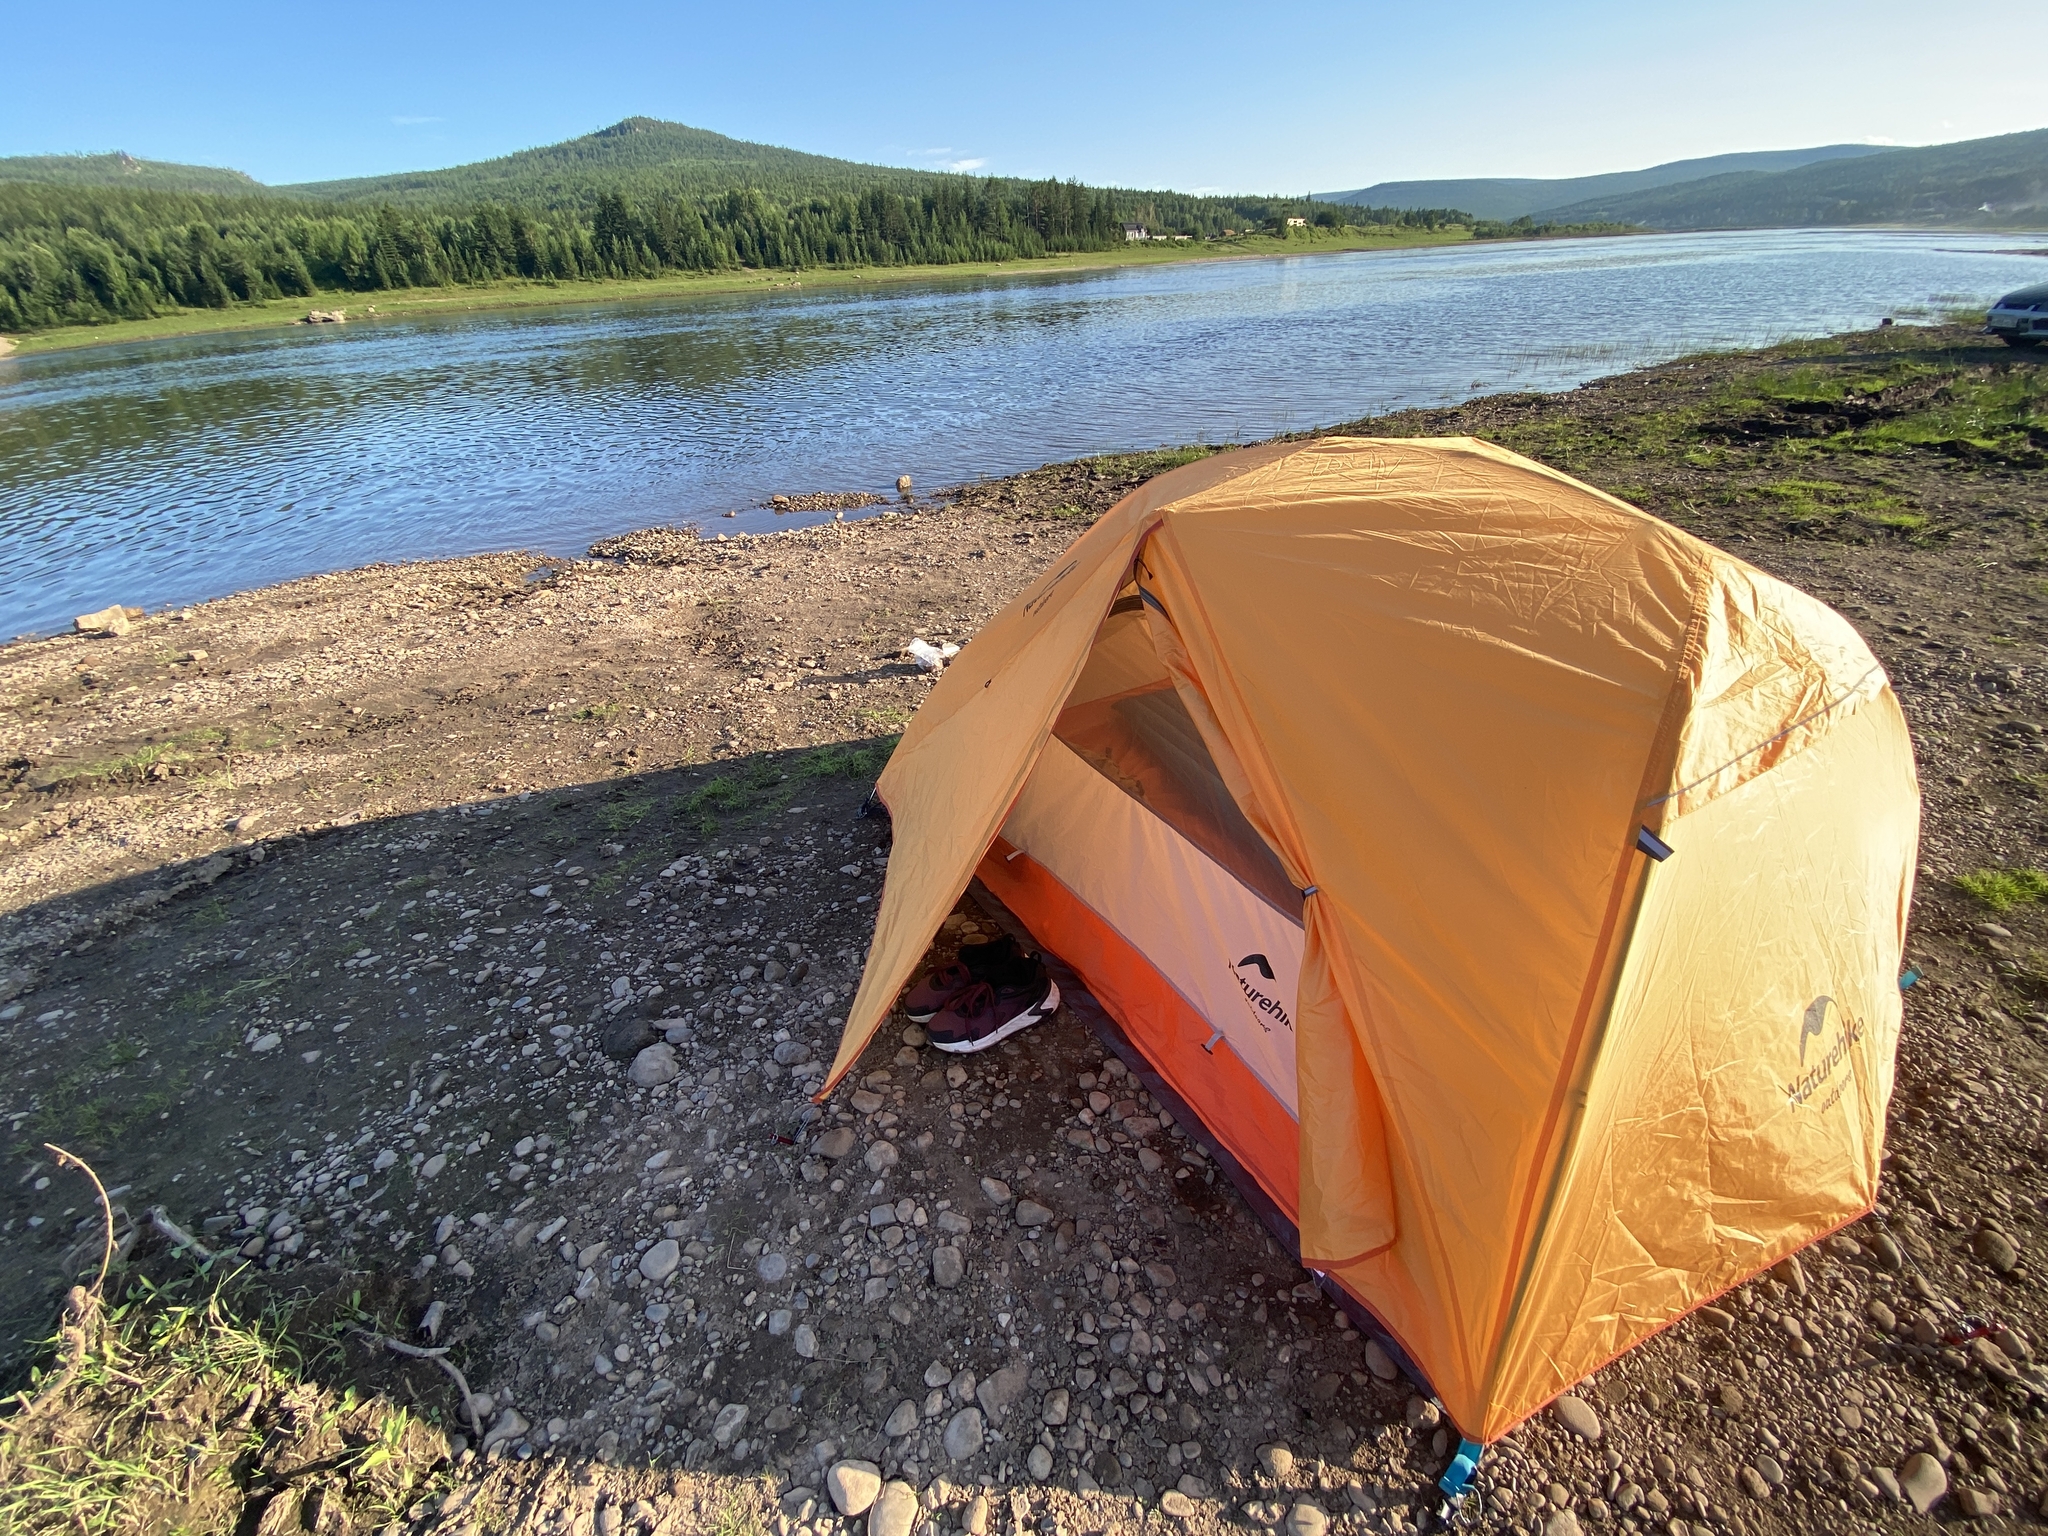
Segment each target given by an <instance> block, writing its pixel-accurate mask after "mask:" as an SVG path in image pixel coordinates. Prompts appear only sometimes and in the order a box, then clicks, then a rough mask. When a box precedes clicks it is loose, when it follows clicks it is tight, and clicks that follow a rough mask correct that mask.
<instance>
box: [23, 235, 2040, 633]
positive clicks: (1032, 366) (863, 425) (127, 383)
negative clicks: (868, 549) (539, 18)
mask: <svg viewBox="0 0 2048 1536" xmlns="http://www.w3.org/2000/svg"><path fill="white" fill-rule="evenodd" d="M2028 238H2031V237H2028ZM2025 243H2026V240H2023V239H2019V238H2016V237H2014V236H2012V235H2010V234H2006V235H2001V236H1997V237H1983V238H1978V237H1971V236H1957V235H1953V234H1948V235H1942V236H1939V237H1936V236H1931V235H1926V236H1923V235H1910V234H1897V233H1857V234H1836V233H1761V234H1720V235H1694V236H1657V237H1650V238H1642V239H1628V240H1606V241H1559V242H1555V243H1549V244H1539V245H1505V246H1487V247H1477V248H1464V249H1456V248H1453V249H1444V250H1425V251H1408V252H1389V253H1385V254H1356V255H1337V256H1309V257H1281V258H1274V259H1269V260H1257V261H1222V262H1200V263H1194V262H1191V263H1186V264H1182V265H1176V266H1167V267H1150V268H1143V269H1133V270H1127V271H1109V272H1100V273H1070V274H1060V275H1051V274H1048V275H1043V276H1035V277H1034V276H1031V275H1028V274H1019V275H1018V276H1015V277H1005V278H998V279H994V280H974V281H938V282H931V283H921V284H918V285H915V286H888V287H883V288H878V289H873V290H860V289H838V290H832V291H825V292H815V291H814V292H810V293H797V292H793V291H785V292H780V293H776V294H772V295H762V296H745V297H706V298H701V299H688V300H676V301H642V302H629V303H621V304H607V305H589V306H580V307H577V308H573V309H559V310H549V311H543V312H528V311H508V312H500V313H490V314H479V315H468V316H444V317H440V318H435V319H424V320H406V321H391V322H383V323H377V322H370V323H366V324H360V325H358V324H351V325H350V326H349V327H348V328H347V329H346V330H345V331H343V330H328V329H324V328H323V329H295V330H289V331H286V330H279V331H275V332H264V333H260V334H254V335H250V334H243V335H231V336H219V337H194V338H189V339H186V340H182V341H167V342H148V343H133V344H128V345H124V346H114V347H103V348H96V349H92V350H89V351H82V352H74V353H66V354H57V355H54V356H50V357H30V358H20V359H15V360H12V361H9V362H5V363H0V634H13V633H18V632H21V631H23V630H30V629H47V628H51V627H54V626H56V625H60V624H62V623H64V622H65V621H66V620H67V619H68V618H69V616H70V615H71V614H73V613H76V612H81V611H83V610H85V609H88V608H97V607H101V606H104V605H105V604H107V603H110V602H124V603H131V604H142V605H148V606H156V605H159V604H163V603H167V602H182V601H190V600H194V599H197V598H201V597H205V596H208V595H212V594H215V593H219V592H223V591H228V590H231V589H235V588H241V587H248V586H253V585H258V584H261V583H264V582H270V581H277V580H281V579H284V578H287V577H291V576H295V575H300V574H303V573H305V572H308V571H315V570H323V569H333V568H337V567H342V566H349V565H355V564H360V563H363V562H366V561H370V560H384V559H402V558H413V557H419V556H427V555H444V554H453V553H461V552H466V551H472V550H478V549H498V548H506V547H511V546H522V545H523V546H527V547H532V548H538V549H546V550H549V551H551V552H576V551H580V550H581V548H582V547H583V546H584V545H585V544H587V543H589V542H590V540H592V539H593V538H597V537H601V536H603V535H605V534H608V533H615V532H618V531H620V530H623V529H626V528H631V527H639V526H644V525H647V524H650V523H660V522H675V521H687V520H695V519H701V518H704V517H707V516H715V515H716V514H719V513H722V512H725V511H729V510H738V511H739V512H740V513H741V515H740V517H738V518H737V519H735V520H733V521H731V522H725V521H721V522H720V523H719V524H718V526H719V527H720V528H742V529H744V528H758V527H770V526H778V525H780V522H781V521H785V520H778V519H776V518H774V517H773V516H772V515H771V514H769V513H767V512H765V511H763V510H761V508H760V503H763V502H765V501H766V500H767V498H768V497H769V496H770V495H771V494H773V493H776V492H791V493H800V492H804V491H813V490H876V491H887V490H888V489H889V488H890V487H891V485H892V484H893V482H894V481H895V478H896V476H897V475H899V474H905V473H908V474H910V475H912V476H914V477H915V478H916V480H917V482H918V484H919V486H920V487H926V488H929V487H932V486H936V485H942V484H946V483H949V482H955V481H959V480H964V479H970V478H973V477H975V476H977V475H992V474H1005V473H1009V472H1011V471H1013V470H1018V469H1025V468H1031V467H1034V466H1036V465H1038V464H1042V463H1045V462H1048V461H1050V460H1055V459H1063V458H1071V457H1074V456H1077V455H1080V454H1086V453H1096V452H1103V451H1110V450H1116V449H1124V448H1138V447H1151V446H1154V445H1157V444H1160V443H1165V442H1186V441H1210V442H1236V441H1248V440H1251V439H1255V438H1259V437H1264V436H1267V435H1270V434H1271V433H1274V432H1278V431H1287V430H1299V429H1301V428H1305V427H1310V426H1315V425H1321V424H1327V423H1331V422H1337V421H1344V420H1349V419H1352V418H1355V417H1358V416H1361V415H1365V414H1369V413H1373V412H1378V411H1383V410H1388V409H1393V408H1397V407H1401V406H1407V405H1434V404H1442V403H1446V402H1449V401H1454V400H1459V399H1463V398H1465V397H1466V396H1467V395H1469V394H1471V393H1473V392H1474V391H1475V390H1480V389H1506V388H1516V389H1558V388H1566V387H1569V386H1571V385H1573V384H1576V383H1579V382H1581V381H1583V380H1585V379H1587V378H1591V377H1594V376H1596V375H1599V374H1603V373H1610V372H1613V371H1615V370H1617V369H1620V368H1625V367H1630V366H1634V365H1636V364H1639V363H1643V362H1648V361H1653V360H1657V359H1661V358H1665V357H1670V356H1675V355H1678V354H1680V353H1683V352H1688V351H1694V350H1698V349H1701V348H1705V347H1726V346H1744V345H1754V344H1758V343H1762V342H1767V341H1772V340H1778V339H1781V338H1783V337H1786V336H1791V335H1812V334H1824V333H1826V332H1829V331H1833V330H1840V329H1845V328H1849V327H1856V326H1865V325H1870V324H1874V323H1875V322H1876V320H1877V319H1878V318H1879V317H1880V316H1882V315H1887V314H1895V315H1906V314H1912V313H1916V312H1919V313H1925V312H1929V311H1934V310H1939V309H1941V308H1944V307H1951V306H1954V305H1957V304H1961V303H1972V304H1982V303H1983V302H1985V301H1986V300H1987V299H1989V298H1991V297H1994V296H1996V295H1997V294H1998V293H2000V292H2002V291H2004V290H2006V289H2009V288H2013V287H2017V286H2019V285H2020V284H2021V283H2023V282H2027V281H2034V280H2038V279H2039V277H2040V276H2041V274H2042V272H2043V270H2044V269H2043V266H2042V263H2041V262H2040V261H2039V260H2038V259H2036V258H2031V257H2028V256H2023V255H2017V254H2014V250H2013V248H2014V247H2015V246H2016V245H2023V244H2025Z"/></svg>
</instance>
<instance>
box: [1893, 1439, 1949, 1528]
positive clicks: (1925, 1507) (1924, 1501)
mask: <svg viewBox="0 0 2048 1536" xmlns="http://www.w3.org/2000/svg"><path fill="white" fill-rule="evenodd" d="M1898 1475H1899V1490H1900V1491H1901V1492H1902V1493H1904V1494H1905V1496H1906V1497H1907V1498H1908V1499H1911V1500H1912V1501H1913V1507H1914V1508H1915V1509H1917V1510H1919V1511H1920V1513H1921V1514H1923V1515H1924V1514H1926V1513H1927V1512H1928V1511H1929V1510H1931V1509H1933V1508H1934V1506H1935V1505H1937V1504H1939V1503H1940V1502H1941V1501H1942V1499H1943V1497H1944V1496H1946V1494H1947V1493H1948V1473H1947V1471H1946V1470H1944V1469H1943V1467H1942V1465H1941V1463H1940V1462H1938V1461H1936V1460H1935V1459H1934V1458H1933V1457H1932V1456H1930V1455H1928V1454H1927V1453H1926V1452H1925V1451H1918V1452H1916V1453H1914V1454H1913V1455H1912V1456H1909V1457H1907V1458H1906V1464H1905V1465H1904V1466H1903V1467H1901V1468H1899V1474H1898Z"/></svg>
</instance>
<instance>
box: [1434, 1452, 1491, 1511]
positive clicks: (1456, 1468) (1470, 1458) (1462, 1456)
mask: <svg viewBox="0 0 2048 1536" xmlns="http://www.w3.org/2000/svg"><path fill="white" fill-rule="evenodd" d="M1485 1453H1486V1447H1485V1446H1483V1445H1481V1444H1480V1443H1479V1442H1478V1441H1477V1440H1460V1441H1459V1442H1458V1454H1457V1455H1455V1456H1453V1457H1452V1458H1451V1464H1450V1465H1449V1466H1448V1467H1446V1468H1445V1469H1444V1475H1443V1476H1442V1477H1440V1478H1438V1479H1437V1483H1436V1485H1437V1487H1439V1488H1441V1489H1442V1490H1443V1491H1444V1497H1445V1498H1447V1499H1449V1500H1450V1501H1451V1502H1452V1503H1453V1504H1455V1503H1457V1502H1458V1501H1459V1500H1460V1499H1462V1498H1464V1497H1465V1489H1466V1485H1467V1484H1468V1483H1470V1482H1471V1481H1472V1474H1473V1473H1474V1472H1477V1471H1478V1470H1479V1458H1480V1457H1481V1456H1483V1455H1484V1454H1485Z"/></svg>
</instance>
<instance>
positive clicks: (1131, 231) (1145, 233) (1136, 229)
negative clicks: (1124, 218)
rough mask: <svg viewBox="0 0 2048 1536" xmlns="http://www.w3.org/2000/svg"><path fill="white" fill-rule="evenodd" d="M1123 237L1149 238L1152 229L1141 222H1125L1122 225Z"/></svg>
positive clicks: (1128, 238)
mask: <svg viewBox="0 0 2048 1536" xmlns="http://www.w3.org/2000/svg"><path fill="white" fill-rule="evenodd" d="M1124 238H1125V239H1126V240H1150V239H1151V238H1152V231H1151V230H1149V229H1147V228H1146V227H1145V226H1144V225H1142V224H1126V225H1125V226H1124Z"/></svg>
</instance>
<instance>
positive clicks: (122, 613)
mask: <svg viewBox="0 0 2048 1536" xmlns="http://www.w3.org/2000/svg"><path fill="white" fill-rule="evenodd" d="M71 623H72V626H73V627H74V628H76V629H77V631H78V632H79V633H80V634H81V635H125V634H127V633H128V631H129V630H130V629H132V628H133V627H134V620H132V619H130V618H129V617H128V610H127V609H126V608H123V607H122V606H121V605H120V604H119V603H116V604H115V605H114V606H113V607H111V608H102V609H100V610H99V611H98V612H97V613H81V614H80V615H79V616H78V617H77V618H75V619H73V620H72V621H71Z"/></svg>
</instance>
